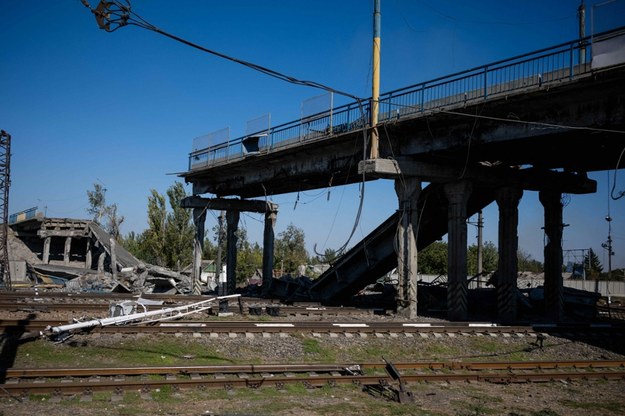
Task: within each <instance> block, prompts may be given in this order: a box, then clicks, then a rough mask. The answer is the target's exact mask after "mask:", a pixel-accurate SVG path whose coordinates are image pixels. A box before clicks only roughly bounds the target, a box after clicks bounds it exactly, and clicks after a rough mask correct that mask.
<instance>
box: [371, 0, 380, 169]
mask: <svg viewBox="0 0 625 416" xmlns="http://www.w3.org/2000/svg"><path fill="white" fill-rule="evenodd" d="M380 20H381V19H380V0H373V71H372V72H373V80H372V82H371V84H372V90H373V91H372V94H371V153H370V156H371V159H377V158H378V156H379V135H378V114H379V112H380Z"/></svg>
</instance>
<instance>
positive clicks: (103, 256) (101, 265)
mask: <svg viewBox="0 0 625 416" xmlns="http://www.w3.org/2000/svg"><path fill="white" fill-rule="evenodd" d="M104 260H106V252H105V251H103V250H101V251H100V255H99V256H98V274H102V273H104Z"/></svg>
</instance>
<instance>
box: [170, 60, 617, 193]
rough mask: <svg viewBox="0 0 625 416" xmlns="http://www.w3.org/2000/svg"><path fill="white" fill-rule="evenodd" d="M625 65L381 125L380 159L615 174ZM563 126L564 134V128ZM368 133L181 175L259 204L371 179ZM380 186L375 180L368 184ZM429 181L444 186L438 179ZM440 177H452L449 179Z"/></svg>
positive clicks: (207, 189)
mask: <svg viewBox="0 0 625 416" xmlns="http://www.w3.org/2000/svg"><path fill="white" fill-rule="evenodd" d="M624 79H625V66H623V67H619V68H615V69H612V70H611V71H609V72H596V73H592V74H590V75H589V76H586V77H584V78H581V79H576V80H575V81H571V82H562V83H560V84H558V85H557V86H554V85H549V86H548V87H547V86H545V87H532V88H528V89H527V90H526V91H523V92H522V93H517V94H514V95H499V96H494V97H492V98H489V99H485V100H480V101H479V102H472V103H471V104H467V105H455V106H449V107H442V108H440V109H438V110H436V111H429V112H427V113H416V114H412V115H410V116H405V117H399V118H396V119H394V120H393V121H390V122H386V123H385V124H383V125H381V126H379V128H378V130H379V135H380V155H381V156H380V157H381V158H404V159H409V160H411V161H414V162H427V163H428V164H430V165H432V164H434V165H441V166H451V167H458V166H468V167H471V166H484V165H486V166H525V167H534V168H537V169H558V170H564V171H568V172H590V171H600V170H607V169H613V168H614V167H615V166H616V162H617V158H618V155H619V153H620V151H621V150H622V148H623V142H624V141H625V139H624V138H623V134H622V133H616V132H615V131H621V132H622V131H623V130H625V114H624V113H625V87H624V86H623V85H624V83H623V80H624ZM559 126H561V127H559ZM365 145H368V141H367V135H366V131H364V130H362V131H356V132H351V133H348V134H344V135H336V136H330V137H328V138H326V139H323V140H319V141H314V142H310V143H301V144H300V143H294V144H292V145H290V146H284V148H283V149H282V150H280V151H274V152H271V153H268V154H262V153H261V154H258V155H251V156H249V157H247V158H244V159H242V160H240V161H236V162H232V163H228V164H226V165H218V166H214V167H209V168H206V169H198V170H192V171H189V172H186V173H183V174H182V175H181V176H182V177H183V178H184V179H185V181H186V182H188V183H192V184H193V193H194V194H196V195H198V194H205V193H211V194H214V195H216V196H219V197H223V196H239V197H241V198H254V197H260V196H263V197H264V196H266V195H275V194H282V193H289V192H297V191H302V190H307V189H318V188H325V187H327V186H329V185H343V184H350V183H356V182H360V181H362V180H363V177H362V175H361V174H360V173H359V172H358V169H357V166H358V163H359V162H360V161H361V160H363V159H364V158H366V156H364V155H366V154H367V153H366V150H365V149H363V148H364V147H365ZM373 179H377V177H376V176H366V177H365V180H373ZM423 179H424V180H426V181H428V180H436V176H433V177H430V178H427V177H424V178H423ZM440 180H443V181H444V180H446V178H445V177H444V175H443V177H441V178H440Z"/></svg>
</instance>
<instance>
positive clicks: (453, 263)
mask: <svg viewBox="0 0 625 416" xmlns="http://www.w3.org/2000/svg"><path fill="white" fill-rule="evenodd" d="M471 190H472V186H471V182H468V181H459V182H452V183H448V184H446V185H445V195H446V196H447V201H448V203H449V205H448V208H447V243H448V244H447V275H448V276H447V318H448V319H449V320H451V321H463V320H466V319H467V315H468V301H467V289H468V286H467V200H468V199H469V195H470V194H471Z"/></svg>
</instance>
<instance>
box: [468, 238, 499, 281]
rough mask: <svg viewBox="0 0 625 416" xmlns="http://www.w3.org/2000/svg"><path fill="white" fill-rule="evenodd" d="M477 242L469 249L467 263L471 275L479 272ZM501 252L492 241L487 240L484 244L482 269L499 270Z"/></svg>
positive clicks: (487, 270)
mask: <svg viewBox="0 0 625 416" xmlns="http://www.w3.org/2000/svg"><path fill="white" fill-rule="evenodd" d="M477 248H478V247H477V244H473V245H471V246H469V248H468V250H467V265H468V269H469V271H468V273H469V275H470V276H475V275H476V274H477ZM498 261H499V253H498V251H497V247H495V244H493V242H491V241H486V242H485V243H484V244H483V245H482V271H484V272H492V271H495V270H497V264H498Z"/></svg>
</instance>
